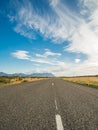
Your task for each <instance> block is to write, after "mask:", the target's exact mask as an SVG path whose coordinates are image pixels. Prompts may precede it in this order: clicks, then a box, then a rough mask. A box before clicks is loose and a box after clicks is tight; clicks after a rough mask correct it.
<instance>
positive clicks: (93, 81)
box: [63, 76, 98, 87]
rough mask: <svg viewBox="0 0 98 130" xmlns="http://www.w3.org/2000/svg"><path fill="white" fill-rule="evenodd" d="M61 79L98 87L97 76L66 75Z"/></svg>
mask: <svg viewBox="0 0 98 130" xmlns="http://www.w3.org/2000/svg"><path fill="white" fill-rule="evenodd" d="M63 79H64V80H67V81H71V82H75V83H80V84H86V85H88V86H96V87H98V77H93V76H92V77H68V78H63Z"/></svg>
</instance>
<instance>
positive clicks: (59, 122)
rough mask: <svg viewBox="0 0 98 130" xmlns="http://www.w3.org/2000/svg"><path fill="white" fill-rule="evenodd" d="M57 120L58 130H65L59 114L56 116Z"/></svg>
mask: <svg viewBox="0 0 98 130" xmlns="http://www.w3.org/2000/svg"><path fill="white" fill-rule="evenodd" d="M55 118H56V125H57V130H64V127H63V124H62V119H61V116H60V115H59V114H57V115H56V116H55Z"/></svg>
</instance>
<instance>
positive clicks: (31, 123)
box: [0, 78, 98, 130]
mask: <svg viewBox="0 0 98 130" xmlns="http://www.w3.org/2000/svg"><path fill="white" fill-rule="evenodd" d="M0 130H98V89H95V88H89V87H85V86H82V85H77V84H74V83H70V82H66V81H63V80H61V79H55V78H53V79H48V80H43V81H35V82H31V83H22V84H18V85H11V86H6V87H0Z"/></svg>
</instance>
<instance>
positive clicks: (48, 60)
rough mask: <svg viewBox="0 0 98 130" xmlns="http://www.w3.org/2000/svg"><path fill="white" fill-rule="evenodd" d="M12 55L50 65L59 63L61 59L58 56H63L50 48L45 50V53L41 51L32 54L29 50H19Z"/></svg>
mask: <svg viewBox="0 0 98 130" xmlns="http://www.w3.org/2000/svg"><path fill="white" fill-rule="evenodd" d="M11 55H12V56H13V57H15V58H17V59H22V60H28V61H31V62H35V63H40V64H49V65H57V64H59V61H58V59H57V58H56V57H58V56H61V54H60V53H54V52H52V51H50V50H47V51H45V53H44V54H43V55H41V54H39V53H37V54H35V55H30V54H29V52H28V51H25V50H17V51H15V52H12V53H11ZM54 56H56V57H54Z"/></svg>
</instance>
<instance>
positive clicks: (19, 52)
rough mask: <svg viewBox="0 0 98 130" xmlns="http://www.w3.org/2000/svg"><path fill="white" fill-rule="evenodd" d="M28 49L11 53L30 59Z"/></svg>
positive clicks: (17, 56)
mask: <svg viewBox="0 0 98 130" xmlns="http://www.w3.org/2000/svg"><path fill="white" fill-rule="evenodd" d="M28 53H29V52H28V51H24V50H17V51H16V52H13V53H11V55H12V56H13V57H15V58H17V59H24V60H28V59H29V58H30V57H29V55H28Z"/></svg>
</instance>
